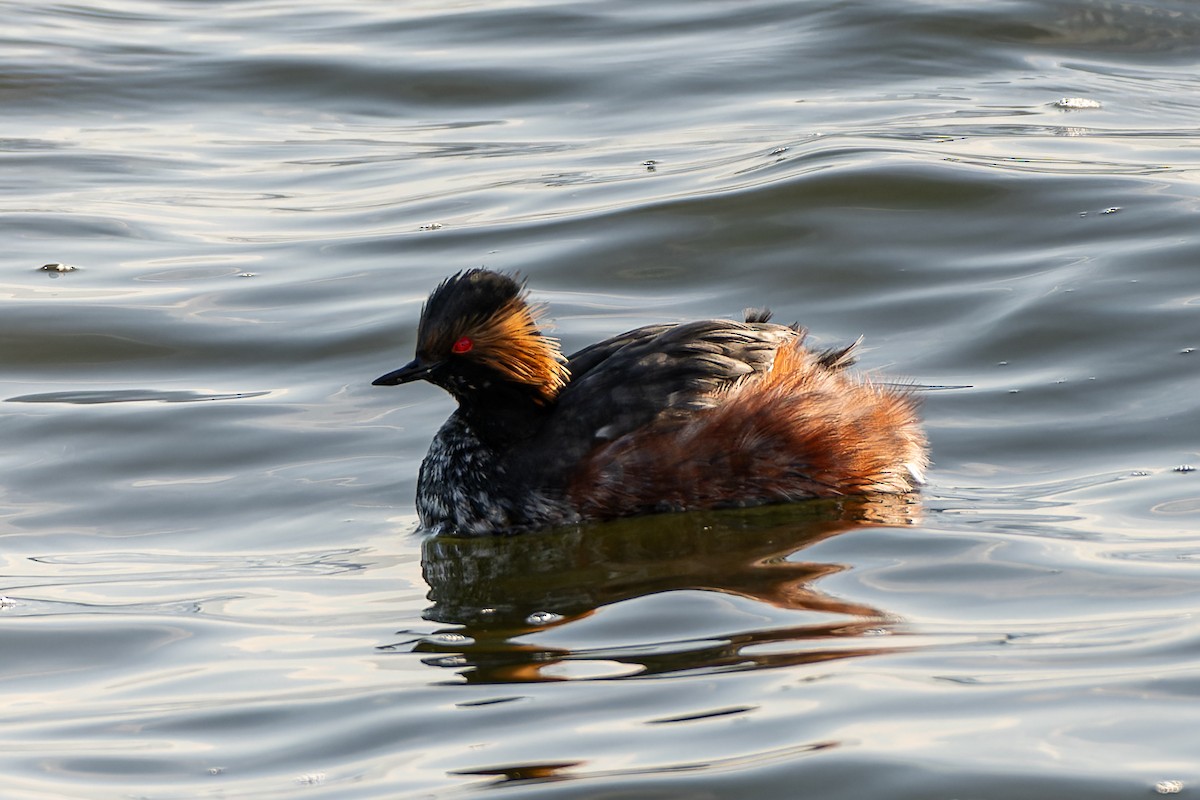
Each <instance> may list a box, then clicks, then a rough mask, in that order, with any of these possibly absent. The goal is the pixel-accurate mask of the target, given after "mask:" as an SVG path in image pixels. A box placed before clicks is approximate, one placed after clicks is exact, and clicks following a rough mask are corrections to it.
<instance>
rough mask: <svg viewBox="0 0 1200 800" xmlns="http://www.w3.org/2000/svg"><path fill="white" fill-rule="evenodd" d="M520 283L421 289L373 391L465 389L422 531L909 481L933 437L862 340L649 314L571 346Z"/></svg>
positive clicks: (750, 322)
mask: <svg viewBox="0 0 1200 800" xmlns="http://www.w3.org/2000/svg"><path fill="white" fill-rule="evenodd" d="M540 313H541V308H540V307H539V306H536V305H533V304H531V303H530V302H529V299H528V295H527V292H526V290H525V287H524V284H523V283H522V282H521V281H519V280H517V279H516V278H515V277H513V276H511V275H508V274H504V273H500V272H494V271H491V270H487V269H482V268H480V269H469V270H466V271H463V272H459V273H457V274H455V275H452V276H451V277H449V278H447V279H446V280H444V281H443V282H442V283H441V284H440V285H439V286H438V287H437V288H436V289H434V290H433V293H432V294H430V296H429V299H428V300H427V301H426V302H425V305H424V306H423V308H422V310H421V318H420V322H419V323H418V325H417V344H416V358H414V359H413V360H412V361H411V362H410V363H408V364H406V365H404V366H403V367H400V368H399V369H397V370H394V371H392V372H389V373H387V374H386V375H383V376H381V377H379V378H377V379H376V380H375V381H374V382H373V383H374V384H375V385H376V386H394V385H397V384H403V383H409V382H411V381H417V380H425V381H428V382H429V383H432V384H434V385H436V386H440V387H441V388H443V389H445V390H446V391H447V392H449V393H450V394H451V395H452V396H453V397H454V399H455V400H457V401H458V408H457V409H456V410H455V411H454V413H452V414H451V415H450V418H449V419H448V420H447V421H446V422H445V424H444V425H442V427H441V429H440V430H439V431H438V432H437V434H436V435H435V436H434V437H433V442H432V443H431V444H430V447H429V453H428V454H427V455H426V456H425V460H424V461H423V462H422V464H421V470H420V475H419V477H418V481H417V502H416V505H417V512H418V514H419V516H420V520H421V525H422V527H423V528H425V529H428V530H433V531H439V532H447V533H453V534H457V535H483V534H491V533H504V532H515V531H520V530H525V529H531V528H539V527H545V526H550V525H556V524H564V523H576V522H580V521H584V520H603V519H610V518H614V517H620V516H627V515H634V514H647V513H656V512H665V511H681V510H687V509H702V508H721V507H730V506H733V507H736V506H748V505H758V504H764V503H781V502H794V501H800V500H805V499H811V498H820V497H837V496H841V495H859V494H870V493H876V492H883V493H904V492H910V491H913V490H914V489H916V488H917V487H918V486H919V485H920V484H921V483H922V482H923V480H924V472H925V469H926V466H927V463H928V458H927V443H926V438H925V434H924V433H923V431H922V429H921V426H920V422H919V420H918V414H917V408H916V401H915V399H914V398H913V396H912V393H911V391H909V390H907V389H905V388H902V387H897V386H896V385H894V384H889V385H884V384H878V383H873V382H871V381H870V380H866V379H863V378H861V377H859V376H856V375H855V374H854V373H853V372H852V371H851V370H848V369H847V368H848V367H849V366H850V365H851V364H852V363H853V362H854V353H855V350H856V348H857V346H858V342H855V343H853V344H851V345H849V346H847V347H841V348H834V349H829V350H824V351H814V350H810V349H809V348H808V347H806V345H805V338H806V333H805V331H804V330H803V329H802V328H800V327H799V326H798V325H793V326H790V327H789V326H784V325H778V324H774V323H772V322H770V321H769V320H770V312H768V311H760V310H748V311H747V312H746V314H745V317H744V320H743V321H741V322H735V321H733V320H725V319H710V320H700V321H695V322H683V323H668V324H662V325H648V326H645V327H642V328H637V329H635V330H632V331H628V332H626V333H622V334H620V335H618V336H614V337H612V338H610V339H606V340H604V341H602V342H598V343H597V344H593V345H591V346H590V347H585V348H584V349H582V350H580V351H579V352H577V353H575V354H573V355H571V356H569V357H566V358H564V357H563V356H562V353H561V351H560V349H559V345H558V342H557V341H556V340H555V339H553V338H552V337H549V336H547V335H545V334H544V333H543V332H542V331H541V330H540V328H539V326H538V318H539V315H540Z"/></svg>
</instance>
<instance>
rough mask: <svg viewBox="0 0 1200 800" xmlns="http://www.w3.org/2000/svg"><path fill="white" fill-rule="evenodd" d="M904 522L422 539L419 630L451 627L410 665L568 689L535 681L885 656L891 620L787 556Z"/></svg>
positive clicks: (882, 511)
mask: <svg viewBox="0 0 1200 800" xmlns="http://www.w3.org/2000/svg"><path fill="white" fill-rule="evenodd" d="M919 508H920V507H919V505H918V504H917V503H916V502H915V501H914V499H913V498H903V497H900V498H897V497H878V498H844V499H840V500H837V501H821V502H813V503H805V504H799V505H791V506H772V507H766V508H758V509H751V510H739V511H718V512H705V513H692V514H680V515H664V516H653V517H643V518H637V519H632V520H622V521H617V522H612V523H608V524H604V525H592V526H581V527H574V528H568V529H562V530H556V531H549V532H544V533H537V534H527V535H521V536H512V537H490V538H474V539H457V538H443V537H434V538H431V539H429V540H427V541H426V542H425V543H424V548H423V558H422V570H423V573H424V577H425V580H426V582H427V583H428V584H429V587H430V590H429V595H428V597H429V599H430V600H431V601H432V605H431V606H430V607H429V608H428V609H426V611H425V614H424V616H425V618H426V619H428V620H430V621H432V622H437V623H442V624H445V625H453V626H460V627H454V628H447V629H443V630H442V631H440V632H439V633H436V634H433V635H425V636H420V637H418V638H417V639H416V641H415V644H414V649H415V650H416V651H417V652H424V653H430V654H435V655H434V656H433V657H431V658H429V659H427V661H426V663H428V664H430V665H433V666H439V667H446V668H450V669H454V670H456V671H458V672H460V673H461V675H462V677H463V678H464V679H465V680H467V681H468V682H471V683H509V682H526V681H543V680H562V679H564V677H577V676H576V675H571V674H570V670H568V671H567V672H566V674H565V675H564V673H563V672H562V671H561V670H559V669H549V668H551V667H560V666H562V665H563V664H564V663H565V662H570V661H593V662H594V661H597V660H602V661H604V662H605V663H608V664H619V665H621V667H620V669H619V670H618V672H619V675H620V676H633V675H637V676H647V675H664V674H673V673H681V672H689V673H692V672H695V671H697V670H703V671H718V670H719V671H729V670H743V669H757V668H763V667H780V666H791V665H795V664H804V663H813V662H819V661H826V660H830V659H839V658H848V657H852V656H863V655H870V654H873V653H878V652H883V651H884V650H887V651H892V650H894V649H895V645H894V644H892V643H891V642H886V644H885V643H884V640H885V639H886V638H887V637H884V640H881V639H880V637H879V634H881V633H885V632H886V630H887V628H888V626H889V625H890V624H892V623H894V622H895V621H896V620H895V618H894V617H893V616H892V615H889V614H888V613H887V612H886V611H885V610H882V609H878V608H874V607H872V606H869V605H866V604H863V603H857V602H854V601H853V600H851V599H845V598H838V597H833V596H831V595H829V594H826V593H824V592H822V591H821V590H820V589H819V588H818V587H817V583H818V582H819V581H820V580H821V579H822V578H824V577H826V576H828V575H831V574H834V573H837V572H841V571H842V570H843V569H845V568H846V567H845V565H841V564H830V563H821V562H816V561H807V560H804V559H803V558H802V557H801V554H802V552H803V551H804V550H805V548H808V547H810V546H811V545H813V544H815V543H817V542H820V541H823V540H825V539H828V538H830V537H833V536H838V535H841V534H845V533H847V532H850V531H853V530H854V529H856V528H861V527H863V526H878V525H910V524H912V523H913V522H914V521H915V517H916V515H917V514H918V513H919ZM695 593H717V594H718V595H720V596H729V597H734V598H740V599H742V601H748V602H743V603H742V606H743V609H742V611H740V612H738V613H734V612H731V611H730V612H727V611H725V610H723V609H722V608H717V609H716V610H714V609H712V608H709V606H708V605H707V604H705V603H698V602H694V601H695V599H696V598H699V597H703V596H705V595H698V594H695ZM668 598H674V599H675V601H676V602H671V601H670V600H668ZM678 601H682V602H678ZM638 602H641V603H644V604H648V605H647V607H646V613H645V614H644V615H643V614H640V613H639V614H637V615H636V617H635V618H634V619H632V620H630V621H629V622H628V623H620V624H617V625H615V626H613V625H607V626H602V627H601V630H600V632H599V633H596V632H595V631H594V630H593V631H589V632H586V633H577V634H576V635H574V636H572V635H571V634H570V633H569V632H568V633H566V636H565V640H566V641H565V643H564V637H563V636H561V635H554V636H553V637H552V638H553V639H554V641H553V642H545V641H539V640H543V639H545V638H546V637H545V636H543V634H549V633H551V632H553V633H555V634H562V633H563V632H564V630H565V629H570V628H571V626H573V625H578V624H579V623H581V622H584V621H587V620H588V619H589V618H591V617H593V615H596V614H598V613H600V612H601V611H602V610H604V609H608V608H612V607H615V606H628V605H630V604H633V603H638ZM655 607H657V608H655ZM747 610H748V611H749V613H748V615H747V613H746V612H747ZM667 617H669V618H674V619H675V624H674V625H668V626H667V627H665V628H662V629H659V630H648V629H644V628H643V626H642V625H641V624H639V619H642V618H645V619H650V618H657V619H659V620H660V623H659V624H661V619H663V618H667ZM748 620H749V621H750V622H751V623H752V624H750V625H747V621H748ZM868 640H869V643H868ZM586 677H618V675H616V674H612V672H611V670H608V671H606V674H604V675H601V676H597V675H595V674H589V675H587V676H586Z"/></svg>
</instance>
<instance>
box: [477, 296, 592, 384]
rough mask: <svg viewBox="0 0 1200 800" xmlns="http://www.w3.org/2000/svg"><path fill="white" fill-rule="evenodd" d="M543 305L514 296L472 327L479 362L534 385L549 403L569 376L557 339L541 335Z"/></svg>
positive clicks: (516, 379)
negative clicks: (539, 322)
mask: <svg viewBox="0 0 1200 800" xmlns="http://www.w3.org/2000/svg"><path fill="white" fill-rule="evenodd" d="M541 312H542V308H541V307H540V306H533V307H531V306H530V305H529V304H528V303H526V302H525V298H524V297H523V296H521V297H515V298H513V299H512V300H510V301H509V302H507V303H505V304H504V305H503V306H501V307H500V308H499V309H497V310H496V311H495V313H493V314H492V315H490V316H489V317H487V318H486V319H484V320H482V321H481V322H480V323H479V324H478V325H476V326H473V328H472V331H471V334H470V335H471V338H472V339H473V340H474V342H475V347H474V348H473V350H472V352H471V358H474V359H475V361H477V362H478V363H480V364H483V365H484V366H487V367H488V368H490V369H493V370H495V371H496V372H498V373H500V374H501V375H503V376H504V377H505V378H507V379H509V380H511V381H514V382H516V383H523V384H526V385H527V386H532V387H534V388H535V389H536V390H537V392H538V395H539V399H540V400H541V401H542V402H544V403H545V402H550V401H552V400H553V399H554V398H555V397H557V396H558V393H559V391H561V390H562V388H563V386H565V385H566V383H567V381H568V380H569V379H570V373H569V372H568V371H567V367H566V365H565V364H563V357H562V351H561V350H559V347H558V340H557V339H554V338H552V337H550V336H545V335H544V334H542V332H541V330H539V329H538V325H537V318H538V317H539V316H540V315H541Z"/></svg>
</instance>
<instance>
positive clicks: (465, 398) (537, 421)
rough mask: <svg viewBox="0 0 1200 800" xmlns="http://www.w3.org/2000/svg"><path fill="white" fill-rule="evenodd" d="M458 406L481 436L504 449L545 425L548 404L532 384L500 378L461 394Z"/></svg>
mask: <svg viewBox="0 0 1200 800" xmlns="http://www.w3.org/2000/svg"><path fill="white" fill-rule="evenodd" d="M456 397H457V399H458V410H459V414H461V415H462V417H463V419H464V420H465V421H466V422H467V424H469V425H470V426H471V428H472V429H473V430H474V431H475V433H476V435H477V436H479V438H480V440H481V441H482V442H483V443H484V444H486V445H487V446H488V447H491V448H492V449H493V450H497V451H503V450H507V449H508V448H510V447H512V446H513V445H514V444H516V443H517V442H519V441H522V440H525V439H529V438H530V437H532V436H533V435H534V434H536V433H537V432H538V431H539V430H540V429H541V427H542V423H543V422H544V421H545V419H546V415H547V414H548V408H547V406H546V405H544V404H542V403H540V402H539V395H538V393H537V392H535V391H533V390H532V389H531V388H530V387H526V386H522V385H520V384H514V383H510V382H507V381H505V382H498V383H495V384H492V385H489V386H487V387H479V388H475V389H473V390H472V391H470V392H466V393H464V394H461V395H458V394H456Z"/></svg>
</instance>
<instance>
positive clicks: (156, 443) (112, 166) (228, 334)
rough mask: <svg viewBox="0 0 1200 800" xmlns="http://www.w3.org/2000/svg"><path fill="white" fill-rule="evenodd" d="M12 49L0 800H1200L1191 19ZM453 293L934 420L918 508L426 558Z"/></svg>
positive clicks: (146, 7) (296, 35) (690, 521)
mask: <svg viewBox="0 0 1200 800" xmlns="http://www.w3.org/2000/svg"><path fill="white" fill-rule="evenodd" d="M0 18H2V19H4V20H5V23H4V26H3V27H2V28H0V44H2V46H0V102H2V103H3V107H4V109H5V120H4V126H3V133H2V134H0V159H2V163H3V166H4V169H3V171H2V172H0V229H2V231H3V239H2V240H3V242H4V248H3V251H4V252H3V254H2V255H0V268H2V270H0V296H2V297H3V317H2V319H3V325H2V327H0V348H2V352H3V356H4V360H5V365H6V369H5V370H4V373H3V376H2V377H0V381H2V384H0V399H2V400H4V401H6V402H3V403H0V431H2V432H3V437H4V442H5V447H4V448H3V450H2V451H0V463H2V465H3V467H2V472H0V475H2V477H3V480H2V494H0V537H2V538H0V541H2V544H3V547H2V549H0V564H2V566H3V585H2V586H0V592H2V594H3V599H2V600H0V677H2V678H3V682H2V684H0V686H2V689H0V691H2V692H3V701H4V707H5V708H6V714H5V715H4V721H3V723H0V765H2V767H3V773H4V775H5V776H6V781H5V784H6V785H5V788H4V790H3V792H2V793H3V795H4V796H5V797H6V798H7V797H11V798H18V799H19V798H63V797H71V798H110V797H140V798H183V797H188V798H192V797H223V798H272V797H279V798H292V797H301V796H303V797H338V798H342V797H346V798H367V797H371V798H375V797H378V798H392V797H398V796H410V795H413V796H438V797H442V796H460V795H464V794H487V793H488V792H489V790H490V789H493V788H495V787H505V789H506V792H505V796H520V797H534V796H537V797H546V796H554V797H581V798H582V797H598V796H615V795H617V794H622V793H623V794H624V795H626V796H637V797H695V796H709V797H731V798H732V797H775V796H790V797H794V796H805V797H821V798H848V799H849V798H854V799H856V800H857V798H863V797H871V798H888V799H889V800H893V799H899V798H914V800H915V798H922V800H925V799H927V798H931V797H936V798H968V797H969V798H996V799H997V800H999V799H1000V798H1004V800H1011V798H1032V799H1035V800H1040V799H1041V798H1059V797H1090V798H1127V797H1144V796H1153V795H1154V794H1155V793H1156V792H1158V793H1160V794H1163V793H1173V792H1176V791H1179V792H1180V793H1181V794H1183V795H1188V794H1190V793H1193V792H1194V791H1195V790H1196V787H1197V785H1200V758H1198V756H1197V753H1200V736H1198V735H1197V731H1200V724H1198V723H1200V712H1198V711H1197V708H1198V707H1200V706H1198V705H1197V702H1196V699H1197V695H1198V694H1200V672H1198V671H1197V669H1196V666H1195V663H1196V662H1195V654H1196V652H1197V649H1198V648H1200V623H1198V622H1197V619H1196V614H1195V609H1196V608H1197V601H1198V600H1200V579H1198V578H1200V575H1198V573H1197V567H1196V563H1197V560H1200V484H1198V483H1197V481H1198V480H1200V477H1197V475H1198V473H1197V472H1196V471H1193V470H1192V469H1191V465H1198V466H1200V399H1198V398H1200V392H1197V386H1198V384H1200V375H1198V369H1200V351H1198V349H1200V281H1198V280H1197V275H1198V273H1197V268H1196V267H1197V263H1200V244H1198V243H1197V237H1196V236H1195V230H1196V214H1197V209H1198V208H1200V184H1198V182H1197V174H1198V173H1197V169H1198V167H1200V148H1197V139H1198V137H1200V100H1198V99H1197V98H1200V78H1198V77H1197V75H1200V72H1197V68H1196V67H1197V63H1196V62H1197V59H1196V53H1197V52H1200V11H1197V9H1196V7H1195V6H1194V4H1192V3H1186V2H1168V1H1167V0H1163V2H1086V1H1085V0H1078V1H1077V2H1068V1H1064V2H1000V3H990V4H977V3H967V2H960V3H957V4H956V3H950V2H904V3H897V2H875V3H861V2H850V3H813V2H783V1H782V0H779V1H778V2H769V1H767V0H763V1H761V2H759V1H757V0H752V1H751V2H746V0H711V1H709V2H694V0H689V2H670V1H668V0H664V1H662V2H649V3H632V2H617V1H616V0H612V1H611V2H603V1H598V2H589V3H568V2H554V1H549V0H548V1H546V2H537V1H536V0H529V2H493V3H483V2H478V0H476V1H475V2H471V1H470V0H467V1H464V2H457V3H445V2H439V3H432V2H429V3H425V2H403V3H372V2H364V0H350V1H349V2H344V3H340V4H337V5H329V4H321V3H316V2H314V3H307V4H295V3H279V2H271V1H269V0H246V1H244V2H226V3H220V4H213V3H198V2H189V1H187V0H171V1H169V2H168V1H166V0H164V1H163V2H150V1H149V0H107V1H105V2H99V1H97V0H87V1H86V2H81V3H74V4H43V3H36V4H35V3H13V2H2V1H0ZM1064 98H1079V99H1082V100H1086V101H1089V102H1085V103H1080V102H1068V103H1060V101H1061V100H1063V99H1064ZM1097 104H1098V106H1097ZM1072 106H1075V107H1074V108H1073V107H1072ZM50 263H62V264H66V265H70V266H73V267H75V268H76V269H74V270H73V271H63V272H59V271H44V270H41V269H40V267H41V266H42V265H43V264H50ZM476 265H486V266H488V267H492V268H497V269H511V270H520V271H521V273H522V274H523V275H525V276H527V277H528V279H529V282H530V285H531V287H532V288H533V290H534V293H535V296H536V297H537V298H539V299H541V300H545V301H547V302H548V303H549V304H550V305H551V309H552V314H553V316H554V318H555V320H556V323H557V329H556V335H559V336H560V337H561V338H562V339H563V341H564V345H565V347H566V349H567V350H571V349H574V348H578V347H581V346H583V345H584V344H587V343H589V342H590V341H594V340H595V339H597V338H599V337H602V336H606V335H610V334H613V333H617V332H619V331H622V330H625V329H627V328H629V327H632V326H635V325H638V324H644V323H647V322H651V321H663V320H679V319H686V318H691V317H698V316H731V315H736V314H737V313H738V312H739V311H740V310H741V309H742V308H744V307H746V306H757V305H762V304H763V303H769V304H770V305H771V306H772V307H773V308H775V310H776V311H777V314H778V316H779V317H780V318H782V319H786V320H788V321H790V320H792V319H798V320H800V321H802V322H803V323H804V324H805V325H806V326H808V327H809V328H810V329H811V330H812V331H813V334H814V336H815V337H816V338H817V339H818V340H819V341H820V342H822V343H827V344H833V343H837V342H845V341H849V340H852V339H854V338H855V337H857V336H858V335H859V334H864V335H865V336H866V341H867V344H868V346H869V348H870V349H869V350H868V352H867V353H866V356H865V357H864V359H863V366H864V368H866V369H868V370H870V371H872V372H875V373H879V374H884V375H895V376H899V377H901V378H908V379H912V380H916V381H918V382H920V383H922V384H927V385H943V386H966V387H968V388H957V389H944V390H937V391H929V392H926V396H925V416H926V419H927V424H928V429H929V432H930V436H931V439H932V442H933V455H934V459H935V461H936V464H935V468H934V470H933V471H932V475H931V482H930V485H929V487H928V489H927V491H926V492H925V493H924V494H923V496H922V498H921V500H920V502H919V503H916V504H910V503H903V502H895V501H887V502H884V501H861V500H851V501H846V502H843V503H812V504H807V505H799V506H792V507H777V508H766V509H756V510H751V511H743V512H721V513H712V514H692V515H678V516H665V517H653V518H644V519H637V520H630V521H624V522H620V523H615V524H610V525H600V526H591V527H586V528H580V529H571V530H566V531H550V532H545V533H540V534H533V535H528V536H520V537H508V538H494V539H480V540H470V541H464V540H455V539H432V540H430V539H424V538H422V537H421V536H419V535H416V534H415V533H414V532H413V531H414V529H415V514H414V511H413V506H412V494H413V489H414V482H415V475H416V470H417V466H418V464H419V462H420V459H421V457H422V455H423V454H424V450H425V447H426V446H427V445H428V441H429V438H430V436H431V435H432V432H433V430H434V429H435V428H436V426H437V425H438V424H440V421H441V420H442V419H444V417H445V416H446V415H447V414H448V413H449V411H450V409H451V403H450V401H449V399H448V398H447V397H445V396H444V395H442V394H441V393H439V392H438V391H437V390H436V389H433V388H430V387H424V386H420V387H417V386H408V387H403V388H402V389H393V390H384V389H379V388H374V387H371V386H370V385H369V383H370V380H371V379H372V378H374V377H375V376H376V375H378V374H380V373H382V372H383V371H386V370H388V369H390V368H392V367H394V366H397V365H399V364H400V363H402V362H403V361H406V360H408V358H409V357H410V351H411V349H412V344H413V332H414V326H415V322H416V318H417V314H418V312H419V308H420V302H421V300H422V298H423V297H424V295H425V294H426V293H427V292H428V290H429V289H430V288H431V287H432V286H433V285H434V284H435V283H436V282H437V281H438V280H439V279H440V278H441V277H443V276H445V275H446V274H448V273H450V272H453V271H455V270H458V269H461V268H464V267H469V266H476Z"/></svg>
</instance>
